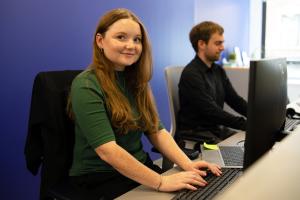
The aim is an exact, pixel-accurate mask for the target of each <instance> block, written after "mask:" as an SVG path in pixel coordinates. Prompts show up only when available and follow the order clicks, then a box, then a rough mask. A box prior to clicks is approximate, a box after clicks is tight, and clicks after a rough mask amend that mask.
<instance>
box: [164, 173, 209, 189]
mask: <svg viewBox="0 0 300 200" xmlns="http://www.w3.org/2000/svg"><path fill="white" fill-rule="evenodd" d="M161 178H162V179H161V185H160V187H159V188H158V190H159V191H163V192H172V191H177V190H180V189H189V190H197V187H195V186H205V185H206V184H207V182H206V181H205V180H204V179H203V178H202V177H201V176H200V175H199V173H197V172H195V171H184V172H179V173H176V174H172V175H167V176H162V177H161Z"/></svg>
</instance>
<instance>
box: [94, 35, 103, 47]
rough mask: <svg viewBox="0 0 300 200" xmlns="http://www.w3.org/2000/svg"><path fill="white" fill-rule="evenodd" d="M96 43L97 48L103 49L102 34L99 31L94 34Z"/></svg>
mask: <svg viewBox="0 0 300 200" xmlns="http://www.w3.org/2000/svg"><path fill="white" fill-rule="evenodd" d="M96 43H97V46H98V47H99V48H101V49H103V36H102V35H101V34H100V33H97V34H96Z"/></svg>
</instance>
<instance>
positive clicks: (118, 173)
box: [70, 9, 221, 199]
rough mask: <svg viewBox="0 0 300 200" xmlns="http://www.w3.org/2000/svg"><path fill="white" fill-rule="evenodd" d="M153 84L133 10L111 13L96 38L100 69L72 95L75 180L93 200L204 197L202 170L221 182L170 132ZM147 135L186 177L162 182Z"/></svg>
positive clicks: (95, 65)
mask: <svg viewBox="0 0 300 200" xmlns="http://www.w3.org/2000/svg"><path fill="white" fill-rule="evenodd" d="M151 76H152V56H151V47H150V43H149V41H148V35H147V32H146V29H145V27H144V25H143V24H142V23H141V21H140V20H139V19H138V18H137V17H136V16H135V15H134V14H133V13H132V12H130V11H129V10H126V9H115V10H111V11H110V12H108V13H106V14H105V15H104V16H103V17H102V18H101V19H100V22H99V24H98V27H97V29H96V32H95V36H94V49H93V62H92V64H91V65H90V67H89V68H88V69H87V70H85V71H84V72H82V73H81V74H80V75H79V76H77V77H76V78H75V79H74V81H73V83H72V88H71V107H72V108H71V111H72V115H73V117H74V120H75V147H74V158H73V164H72V167H71V170H70V176H71V180H72V182H73V183H75V184H76V185H77V186H79V187H81V188H82V189H84V190H86V191H88V193H89V194H90V195H91V196H92V197H91V199H92V198H94V197H97V196H104V197H105V198H108V199H112V198H115V197H117V196H119V195H121V194H123V193H125V192H127V191H129V190H131V189H132V188H134V187H136V186H138V185H139V184H143V185H145V186H148V187H150V188H153V189H155V190H158V191H164V192H171V191H176V190H180V189H183V188H186V189H191V190H196V186H205V185H206V184H207V183H206V181H205V180H204V179H203V178H202V176H205V175H206V173H205V172H204V171H201V170H200V168H208V169H210V170H211V171H212V172H213V173H214V174H215V175H217V176H219V175H220V174H221V171H220V167H219V166H217V165H215V164H210V163H207V162H205V161H199V162H192V161H191V160H190V159H189V158H188V157H187V156H186V155H185V154H184V153H183V152H182V151H181V150H180V148H179V147H178V146H177V144H176V143H175V142H174V140H173V138H172V137H171V136H170V134H169V133H168V132H167V131H166V130H165V129H164V128H163V126H162V124H161V123H160V120H159V117H158V113H157V110H156V107H155V103H154V99H153V96H152V92H151V89H150V86H149V81H150V79H151ZM143 133H144V134H145V135H146V136H147V137H148V139H149V141H150V142H151V143H152V144H153V146H154V147H155V148H157V149H158V150H159V151H160V152H161V153H162V154H164V155H165V156H166V157H168V158H169V159H170V160H172V161H173V162H174V163H176V164H177V165H179V166H180V167H181V168H182V169H183V170H184V171H183V172H179V173H176V174H173V175H168V176H161V175H160V174H159V173H160V172H161V171H160V170H159V168H158V167H157V166H155V165H153V163H152V161H151V159H150V157H149V156H148V154H147V153H145V152H144V150H143V146H142V142H141V137H142V134H143ZM111 188H114V189H113V190H112V189H111Z"/></svg>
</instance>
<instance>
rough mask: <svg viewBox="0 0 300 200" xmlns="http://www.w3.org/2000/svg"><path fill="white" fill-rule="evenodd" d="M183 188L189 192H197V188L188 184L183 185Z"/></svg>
mask: <svg viewBox="0 0 300 200" xmlns="http://www.w3.org/2000/svg"><path fill="white" fill-rule="evenodd" d="M184 188H185V189H189V190H197V188H196V187H195V186H193V185H191V184H188V183H186V184H184Z"/></svg>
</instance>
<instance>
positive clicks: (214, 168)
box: [185, 160, 222, 176]
mask: <svg viewBox="0 0 300 200" xmlns="http://www.w3.org/2000/svg"><path fill="white" fill-rule="evenodd" d="M203 168H205V169H209V170H210V171H211V172H212V173H213V174H215V175H216V176H221V174H222V171H221V167H220V166H219V165H217V164H215V163H209V162H206V161H204V160H201V161H196V162H191V163H189V164H188V165H187V166H186V167H185V170H186V171H194V172H197V173H198V174H199V175H200V176H206V171H203V170H201V169H203Z"/></svg>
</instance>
